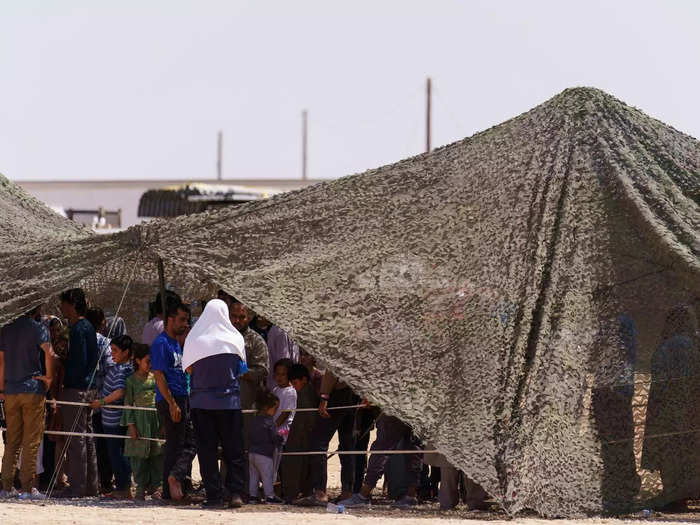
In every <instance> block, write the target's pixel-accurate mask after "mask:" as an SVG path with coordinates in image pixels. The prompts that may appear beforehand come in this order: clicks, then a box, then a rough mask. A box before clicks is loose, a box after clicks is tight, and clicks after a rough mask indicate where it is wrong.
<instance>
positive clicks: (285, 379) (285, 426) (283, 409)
mask: <svg viewBox="0 0 700 525" xmlns="http://www.w3.org/2000/svg"><path fill="white" fill-rule="evenodd" d="M293 365H294V363H293V362H292V360H291V359H287V358H284V359H280V360H279V361H277V362H276V363H275V368H274V374H275V382H276V383H277V386H276V387H275V388H273V389H272V393H273V394H275V396H277V399H279V400H280V404H279V407H278V408H277V411H276V412H275V416H274V419H275V424H276V425H277V431H278V432H279V433H280V434H281V435H282V437H283V438H284V441H282V445H281V446H280V447H278V448H277V450H276V451H275V456H274V460H275V471H274V477H277V470H279V467H280V461H281V460H282V447H284V445H285V443H287V436H289V429H290V428H291V427H292V422H293V421H294V414H295V409H296V408H297V391H296V390H294V387H293V386H292V385H291V384H290V383H289V369H290V368H291V367H292V366H293Z"/></svg>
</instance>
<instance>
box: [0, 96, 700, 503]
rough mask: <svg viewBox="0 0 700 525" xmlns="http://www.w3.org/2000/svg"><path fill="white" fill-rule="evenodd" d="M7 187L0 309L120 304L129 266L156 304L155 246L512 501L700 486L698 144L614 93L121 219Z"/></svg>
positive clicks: (606, 498) (661, 494) (637, 498)
mask: <svg viewBox="0 0 700 525" xmlns="http://www.w3.org/2000/svg"><path fill="white" fill-rule="evenodd" d="M0 191H1V192H2V193H1V194H0V200H1V201H2V204H3V207H2V209H0V218H1V219H2V223H3V231H2V233H0V242H1V243H2V245H1V246H0V253H1V257H2V259H0V260H1V261H2V262H1V263H0V282H2V287H0V322H7V321H9V320H11V319H12V318H14V317H16V316H17V315H19V314H20V313H21V312H23V311H25V310H27V309H28V307H30V306H32V305H33V304H35V303H37V302H39V301H42V300H44V299H46V298H48V297H52V296H55V294H56V293H58V292H59V291H60V290H62V289H64V288H68V287H71V286H75V285H81V286H84V287H86V288H87V289H88V290H89V291H90V293H91V294H92V297H94V298H98V301H99V302H101V304H103V305H104V306H105V307H107V306H109V305H107V304H106V303H110V304H111V305H112V307H114V306H115V305H116V304H118V303H119V302H120V301H121V299H122V295H121V293H122V291H123V289H124V287H125V285H126V284H127V283H128V284H129V285H130V286H129V291H128V294H127V295H126V298H125V301H124V304H123V306H122V310H121V311H122V312H123V313H133V312H136V311H139V312H143V311H145V302H146V300H147V299H148V298H150V297H152V296H153V294H154V293H155V291H156V290H157V275H156V272H155V265H154V261H155V259H156V258H157V257H162V258H163V259H164V260H165V261H166V274H167V276H168V280H169V281H170V283H171V284H172V285H173V286H174V287H175V289H177V290H178V291H182V292H183V293H185V295H187V294H188V293H191V294H196V293H197V290H201V289H203V288H204V287H207V286H221V287H223V288H224V289H225V290H226V291H228V292H229V293H231V294H233V295H235V296H236V297H238V298H240V299H241V300H243V301H244V302H246V303H247V304H249V305H250V306H252V307H253V308H254V309H255V310H256V311H258V312H261V313H263V314H265V316H266V317H268V318H270V319H272V320H273V321H274V322H276V323H277V324H279V325H280V326H281V327H282V328H284V329H286V330H288V331H290V332H291V333H292V334H293V337H294V338H295V339H296V340H297V341H298V342H299V343H300V344H301V345H302V346H303V347H306V348H307V349H308V350H309V351H310V352H311V353H313V354H315V355H316V356H318V357H319V358H320V359H321V360H322V362H323V363H324V364H326V365H327V366H329V367H330V368H332V369H333V370H334V371H336V372H337V373H338V374H339V375H340V376H341V377H342V378H343V379H344V380H346V381H348V382H349V383H350V384H351V385H352V387H353V388H355V389H356V390H357V391H358V392H360V393H362V394H364V395H366V396H368V397H369V398H370V399H371V400H372V401H374V402H376V403H378V404H380V405H381V406H382V407H383V409H384V410H385V411H386V412H387V413H390V414H394V415H397V416H399V417H400V418H401V419H403V420H404V421H406V422H407V423H408V424H410V425H411V426H412V427H413V428H414V429H415V431H416V433H417V434H418V435H419V436H420V437H422V438H424V439H425V440H426V441H430V442H431V443H432V444H434V445H435V446H436V447H437V448H438V449H439V450H440V451H442V452H443V453H444V454H445V455H446V456H447V457H448V458H449V459H450V461H452V462H453V463H454V464H455V465H456V466H457V467H459V468H460V469H462V470H464V471H465V472H466V473H467V474H468V475H469V476H470V477H472V478H473V479H475V480H476V481H478V482H479V483H481V484H482V485H483V486H484V487H485V489H486V490H487V491H488V492H489V493H490V494H491V495H492V496H493V497H495V498H497V499H498V501H499V502H501V504H502V505H503V506H504V508H505V509H507V510H508V511H509V512H517V511H519V510H521V509H533V510H535V511H537V512H539V513H541V514H543V515H546V516H566V515H577V514H583V513H595V512H604V511H613V512H617V511H621V510H625V509H629V508H633V507H635V506H639V505H642V504H646V503H647V502H648V501H656V502H661V503H663V502H668V501H673V500H675V499H678V498H681V497H685V496H690V495H694V494H697V493H698V491H700V446H698V445H700V415H698V413H697V410H695V406H696V405H691V404H692V403H695V404H696V403H697V398H696V397H694V396H695V393H697V392H698V391H700V388H698V381H699V380H700V377H698V375H700V373H699V374H695V373H694V370H695V369H696V368H697V366H698V365H696V364H693V363H692V360H693V358H694V356H695V354H696V353H698V336H697V322H696V320H695V313H694V311H693V310H692V309H689V308H687V307H679V306H678V305H679V304H688V303H692V302H693V301H696V302H695V303H694V304H695V305H696V306H697V299H696V298H697V297H698V296H700V257H699V254H700V236H699V233H698V232H699V230H700V229H699V226H700V211H699V205H700V202H699V200H700V144H699V143H698V142H697V141H696V140H695V139H693V138H692V137H689V136H687V135H684V134H683V133H680V132H678V131H676V130H674V129H672V128H670V127H668V126H666V125H664V124H663V123H661V122H659V121H657V120H654V119H652V118H650V117H648V116H646V115H645V114H643V113H642V112H640V111H638V110H636V109H634V108H631V107H629V106H627V105H625V104H624V103H622V102H620V101H619V100H617V99H615V98H613V97H611V96H610V95H607V94H605V93H603V92H601V91H598V90H595V89H587V88H576V89H569V90H566V91H564V92H563V93H561V94H559V95H557V96H555V97H554V98H552V99H551V100H549V101H547V102H545V103H544V104H542V105H540V106H538V107H536V108H534V109H533V110H531V111H529V112H527V113H525V114H523V115H520V116H519V117H516V118H514V119H512V120H509V121H507V122H505V123H503V124H501V125H498V126H496V127H493V128H491V129H488V130H486V131H484V132H482V133H478V134H476V135H474V136H472V137H470V138H467V139H464V140H462V141H460V142H456V143H454V144H451V145H449V146H446V147H443V148H440V149H438V150H435V151H434V152H431V153H429V154H424V155H420V156H417V157H414V158H411V159H408V160H404V161H402V162H398V163H396V164H393V165H390V166H386V167H382V168H379V169H376V170H371V171H368V172H366V173H363V174H360V175H355V176H350V177H346V178H342V179H339V180H336V181H332V182H327V183H322V184H318V185H315V186H312V187H309V188H305V189H303V190H299V191H295V192H291V193H287V194H283V195H278V196H275V197H273V198H271V199H269V200H266V201H260V202H253V203H249V204H245V205H243V206H240V207H236V208H231V209H223V210H220V211H215V212H207V213H203V214H198V215H191V216H188V217H181V218H176V219H173V220H169V221H163V220H156V221H153V222H149V223H147V224H144V225H140V226H136V227H133V228H131V229H130V230H128V231H126V232H122V233H118V234H114V235H106V236H96V235H91V234H90V233H89V232H87V231H84V230H80V229H79V228H76V227H75V226H73V225H71V224H70V223H67V222H66V221H65V220H63V219H61V218H59V217H57V216H52V215H50V214H48V213H47V212H46V211H45V210H44V208H43V207H42V206H41V205H38V204H37V203H36V202H35V201H33V200H32V199H31V198H29V197H26V196H24V195H23V194H22V193H21V192H20V191H19V190H18V189H17V188H16V187H15V186H14V185H12V184H11V183H9V182H7V181H3V182H2V185H1V186H0ZM185 289H188V290H189V291H187V292H185V291H184V290H185ZM669 312H671V314H672V315H670V316H669ZM651 380H653V381H651ZM647 397H649V402H648V404H647ZM647 407H648V412H649V414H648V419H647V421H646V422H645V414H646V411H647ZM645 431H646V436H645ZM674 458H676V459H675V460H674ZM693 491H694V494H693Z"/></svg>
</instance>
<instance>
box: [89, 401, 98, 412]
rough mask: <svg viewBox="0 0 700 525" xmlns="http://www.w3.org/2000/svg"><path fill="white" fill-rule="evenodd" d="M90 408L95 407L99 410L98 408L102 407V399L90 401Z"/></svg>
mask: <svg viewBox="0 0 700 525" xmlns="http://www.w3.org/2000/svg"><path fill="white" fill-rule="evenodd" d="M90 408H93V409H95V410H97V409H98V408H100V400H99V399H95V400H94V401H90Z"/></svg>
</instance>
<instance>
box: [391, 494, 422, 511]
mask: <svg viewBox="0 0 700 525" xmlns="http://www.w3.org/2000/svg"><path fill="white" fill-rule="evenodd" d="M416 505H418V499H416V498H415V497H413V496H401V497H400V498H399V499H397V500H396V501H395V502H394V503H392V504H391V506H392V508H394V509H408V508H411V507H415V506H416Z"/></svg>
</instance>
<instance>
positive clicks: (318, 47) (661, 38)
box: [0, 0, 700, 179]
mask: <svg viewBox="0 0 700 525" xmlns="http://www.w3.org/2000/svg"><path fill="white" fill-rule="evenodd" d="M698 28H700V1H696V0H686V1H681V0H677V1H673V0H658V1H641V0H631V1H616V0H607V1H594V0H580V1H565V0H552V1H536V0H528V1H521V0H516V1H496V0H490V1H470V0H462V1H439V0H429V1H428V0H426V1H422V2H419V1H408V0H397V1H381V0H370V1H360V0H351V1H345V2H337V1H333V0H319V1H299V0H281V1H269V2H267V1H262V0H256V1H250V2H244V1H234V0H225V1H206V0H196V1H195V0H192V1H188V2H185V1H174V0H167V1H166V0H164V1H143V0H138V1H136V0H133V1H130V0H112V1H109V2H108V1H99V0H87V1H82V2H80V1H69V0H41V1H31V0H0V172H1V173H3V174H5V175H6V176H8V177H10V178H13V179H32V178H33V179H37V178H40V179H52V178H55V179H87V178H95V179H112V178H182V179H194V178H206V177H214V176H215V151H216V132H217V130H219V129H221V130H223V132H224V176H225V177H229V178H249V177H273V178H278V177H279V178H283V177H284V178H287V177H289V178H294V177H299V176H300V171H301V138H300V130H301V110H302V109H303V108H307V109H308V111H309V176H310V177H311V178H330V177H338V176H342V175H346V174H350V173H355V172H360V171H363V170H365V169H369V168H374V167H377V166H380V165H382V164H388V163H391V162H394V161H397V160H400V159H402V158H405V157H408V156H411V155H414V154H417V153H420V152H422V151H423V149H424V142H425V138H424V136H425V135H424V133H425V131H424V111H425V109H424V106H425V100H424V86H425V77H426V76H427V75H430V76H431V77H432V78H433V85H434V99H433V105H434V120H433V137H434V138H433V144H434V145H435V146H437V145H442V144H446V143H449V142H452V141H455V140H458V139H460V138H463V137H465V136H469V135H471V134H473V133H474V132H476V131H480V130H482V129H484V128H487V127H489V126H492V125H494V124H497V123H499V122H502V121H503V120H506V119H508V118H510V117H512V116H515V115H517V114H519V113H522V112H524V111H526V110H528V109H530V108H531V107H533V106H535V105H537V104H539V103H541V102H543V101H545V100H546V99H548V98H550V97H551V96H553V95H554V94H556V93H558V92H560V91H561V90H563V89H564V88H566V87H570V86H580V85H587V86H595V87H599V88H601V89H604V90H606V91H608V92H610V93H612V94H614V95H615V96H617V97H619V98H621V99H622V100H624V101H626V102H628V103H629V104H632V105H635V106H637V107H639V108H641V109H642V110H644V111H645V112H647V113H649V114H650V115H652V116H654V117H657V118H659V119H661V120H663V121H665V122H667V123H669V124H671V125H673V126H674V127H676V128H677V129H680V130H682V131H684V132H686V133H689V134H690V135H693V136H695V137H700V30H699V29H698Z"/></svg>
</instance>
